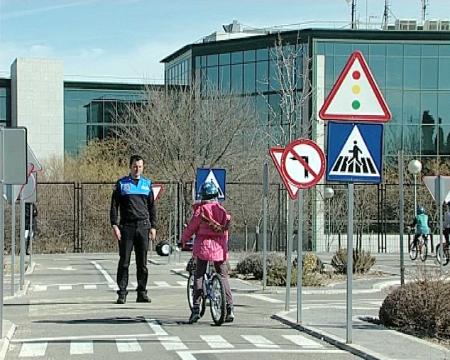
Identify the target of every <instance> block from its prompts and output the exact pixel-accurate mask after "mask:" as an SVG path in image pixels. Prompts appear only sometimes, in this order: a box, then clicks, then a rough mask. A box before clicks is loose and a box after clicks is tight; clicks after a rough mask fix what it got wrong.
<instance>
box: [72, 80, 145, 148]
mask: <svg viewBox="0 0 450 360" xmlns="http://www.w3.org/2000/svg"><path fill="white" fill-rule="evenodd" d="M142 90H143V87H142V86H141V85H135V86H133V85H120V84H117V85H116V84H99V83H89V84H86V83H75V82H74V83H65V84H64V149H65V152H67V153H69V154H78V153H79V151H80V149H82V148H83V147H84V146H85V145H86V144H87V142H88V141H89V140H92V139H103V138H105V137H107V136H109V135H111V134H112V129H113V128H114V126H115V123H114V118H115V117H116V115H117V114H118V113H120V111H122V110H123V109H124V108H125V106H126V105H127V104H130V103H135V102H139V101H141V100H142V96H143V93H142Z"/></svg>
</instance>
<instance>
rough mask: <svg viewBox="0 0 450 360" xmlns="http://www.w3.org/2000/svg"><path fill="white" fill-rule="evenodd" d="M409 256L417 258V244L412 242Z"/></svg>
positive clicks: (413, 258)
mask: <svg viewBox="0 0 450 360" xmlns="http://www.w3.org/2000/svg"><path fill="white" fill-rule="evenodd" d="M409 257H410V259H411V260H416V259H417V245H416V244H412V245H411V247H410V248H409Z"/></svg>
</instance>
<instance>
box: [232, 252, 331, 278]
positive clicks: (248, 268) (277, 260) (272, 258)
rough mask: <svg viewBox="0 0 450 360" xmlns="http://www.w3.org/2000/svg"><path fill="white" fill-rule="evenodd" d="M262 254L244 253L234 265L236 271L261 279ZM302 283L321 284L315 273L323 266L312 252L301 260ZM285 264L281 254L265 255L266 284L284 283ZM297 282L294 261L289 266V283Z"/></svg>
mask: <svg viewBox="0 0 450 360" xmlns="http://www.w3.org/2000/svg"><path fill="white" fill-rule="evenodd" d="M262 263H263V262H262V254H250V255H246V256H245V257H244V258H243V259H242V260H240V261H239V262H238V264H237V266H236V271H237V272H238V273H240V274H243V275H253V276H254V278H255V279H257V280H262V278H263V267H262ZM303 266H304V267H303V269H304V271H303V284H304V286H320V285H322V277H321V276H320V274H318V273H317V270H318V269H321V268H322V267H323V264H322V262H321V261H320V260H319V259H318V258H317V256H316V255H314V254H312V253H307V254H305V255H304V261H303ZM286 275H287V264H286V259H285V258H284V255H283V254H278V253H269V254H268V255H267V285H268V286H284V285H286ZM296 284H297V266H296V262H295V261H294V263H293V266H292V268H291V285H292V286H294V285H296Z"/></svg>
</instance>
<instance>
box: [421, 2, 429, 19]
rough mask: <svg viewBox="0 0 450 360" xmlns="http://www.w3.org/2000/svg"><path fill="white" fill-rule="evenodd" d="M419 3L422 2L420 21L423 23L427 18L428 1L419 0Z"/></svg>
mask: <svg viewBox="0 0 450 360" xmlns="http://www.w3.org/2000/svg"><path fill="white" fill-rule="evenodd" d="M421 2H422V21H423V22H424V23H425V20H426V18H427V6H428V0H421Z"/></svg>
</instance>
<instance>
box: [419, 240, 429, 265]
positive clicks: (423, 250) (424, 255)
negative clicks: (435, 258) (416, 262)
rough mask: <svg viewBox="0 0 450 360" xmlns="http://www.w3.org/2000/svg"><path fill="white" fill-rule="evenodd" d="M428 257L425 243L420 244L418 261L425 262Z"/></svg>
mask: <svg viewBox="0 0 450 360" xmlns="http://www.w3.org/2000/svg"><path fill="white" fill-rule="evenodd" d="M427 256H428V247H427V244H426V243H423V244H422V248H421V249H420V260H422V261H425V260H426V259H427Z"/></svg>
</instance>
